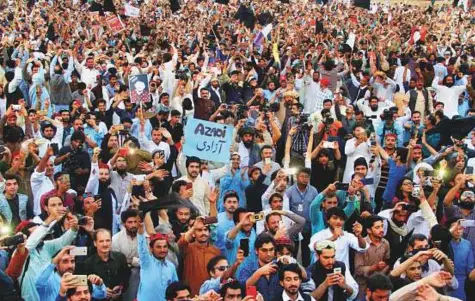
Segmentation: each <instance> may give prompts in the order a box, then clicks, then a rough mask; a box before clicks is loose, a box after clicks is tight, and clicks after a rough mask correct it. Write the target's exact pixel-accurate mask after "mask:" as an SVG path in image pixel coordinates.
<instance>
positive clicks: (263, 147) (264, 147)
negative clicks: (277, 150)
mask: <svg viewBox="0 0 475 301" xmlns="http://www.w3.org/2000/svg"><path fill="white" fill-rule="evenodd" d="M265 149H270V150H272V151H273V148H272V146H270V145H268V144H266V145H263V146H262V147H261V153H262V151H263V150H265Z"/></svg>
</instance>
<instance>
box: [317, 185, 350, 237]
mask: <svg viewBox="0 0 475 301" xmlns="http://www.w3.org/2000/svg"><path fill="white" fill-rule="evenodd" d="M336 196H337V199H338V204H339V206H340V207H341V205H342V204H343V203H344V202H345V199H346V192H345V191H342V190H338V191H337V192H336ZM323 200H325V195H324V194H323V193H319V194H318V195H317V196H316V197H315V199H314V200H313V201H312V203H311V205H310V222H311V224H312V235H313V234H315V233H317V232H319V231H321V230H323V229H325V228H326V227H327V224H326V223H327V221H326V218H325V216H324V213H323V212H322V210H321V206H322V203H323ZM355 203H356V202H351V201H347V202H346V206H345V208H344V209H343V211H345V214H346V216H351V215H352V214H353V212H354V211H355V208H356V207H355Z"/></svg>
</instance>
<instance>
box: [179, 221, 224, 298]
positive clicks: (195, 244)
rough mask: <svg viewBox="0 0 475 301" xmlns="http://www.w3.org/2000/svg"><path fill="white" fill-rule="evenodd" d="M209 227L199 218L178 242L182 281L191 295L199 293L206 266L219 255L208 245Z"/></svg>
mask: <svg viewBox="0 0 475 301" xmlns="http://www.w3.org/2000/svg"><path fill="white" fill-rule="evenodd" d="M209 239H210V231H209V225H205V224H204V221H203V218H201V217H199V218H197V219H196V220H195V222H194V223H193V226H192V227H190V228H189V230H188V231H187V232H186V233H185V234H184V235H182V236H181V238H180V239H179V240H178V246H179V247H180V252H181V253H182V254H183V257H184V258H183V281H184V282H185V283H187V284H188V285H189V286H190V288H191V295H192V296H194V295H196V294H198V293H199V290H200V287H201V284H203V282H204V281H205V280H206V279H208V272H207V270H206V265H207V263H208V261H209V260H211V258H213V257H215V256H217V255H219V254H220V251H219V249H218V248H216V247H215V246H214V245H213V244H211V243H210V241H209Z"/></svg>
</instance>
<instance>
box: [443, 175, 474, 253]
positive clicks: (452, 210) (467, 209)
mask: <svg viewBox="0 0 475 301" xmlns="http://www.w3.org/2000/svg"><path fill="white" fill-rule="evenodd" d="M469 177H470V176H469V175H464V174H458V175H457V176H456V177H455V185H454V187H452V188H451V189H450V190H449V192H447V194H446V195H445V198H444V210H445V216H446V217H447V219H448V220H450V219H452V218H454V217H459V218H462V219H466V220H475V210H474V206H475V194H474V193H473V190H469V189H468V188H467V184H466V181H468V180H469ZM457 194H459V195H460V197H459V202H458V205H454V204H453V201H454V199H455V196H456V195H457ZM463 238H465V239H466V240H468V241H470V242H471V243H472V248H473V250H474V254H475V228H474V227H466V228H465V230H464V233H463Z"/></svg>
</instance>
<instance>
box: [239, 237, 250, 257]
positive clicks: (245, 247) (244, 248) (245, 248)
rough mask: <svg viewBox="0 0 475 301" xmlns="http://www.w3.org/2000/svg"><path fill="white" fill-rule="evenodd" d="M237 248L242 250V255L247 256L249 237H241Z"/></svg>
mask: <svg viewBox="0 0 475 301" xmlns="http://www.w3.org/2000/svg"><path fill="white" fill-rule="evenodd" d="M239 248H240V249H241V250H242V251H243V252H244V257H247V256H249V238H243V239H241V240H240V241H239Z"/></svg>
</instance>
